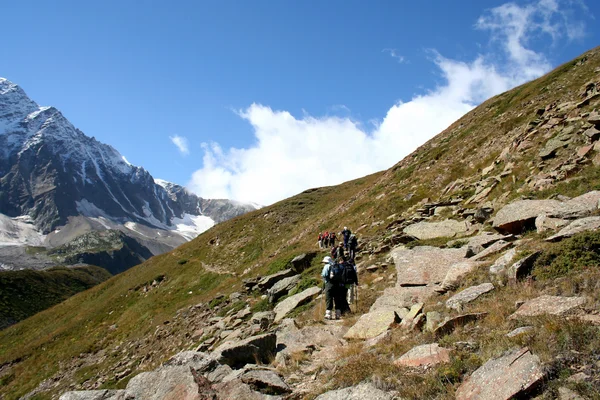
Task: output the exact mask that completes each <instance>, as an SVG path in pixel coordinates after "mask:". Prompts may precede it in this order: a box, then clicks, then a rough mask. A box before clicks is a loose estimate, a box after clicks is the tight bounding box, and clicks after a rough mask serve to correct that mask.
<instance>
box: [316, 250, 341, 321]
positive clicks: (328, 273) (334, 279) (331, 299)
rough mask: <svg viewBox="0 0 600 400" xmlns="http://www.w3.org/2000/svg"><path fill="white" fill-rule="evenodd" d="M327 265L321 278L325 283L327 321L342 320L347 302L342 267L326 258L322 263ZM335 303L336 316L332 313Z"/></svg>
mask: <svg viewBox="0 0 600 400" xmlns="http://www.w3.org/2000/svg"><path fill="white" fill-rule="evenodd" d="M322 262H323V263H324V264H325V265H324V266H323V271H321V277H323V281H324V282H325V290H324V291H325V305H326V309H327V310H326V311H325V319H340V318H341V317H342V307H343V305H344V303H345V302H346V299H345V294H346V293H345V290H344V284H343V283H342V278H341V273H342V269H341V265H339V264H336V263H335V261H334V260H333V259H332V258H331V257H329V256H326V257H325V258H323V261H322ZM334 303H335V314H333V313H332V311H333V309H334V308H333V307H334Z"/></svg>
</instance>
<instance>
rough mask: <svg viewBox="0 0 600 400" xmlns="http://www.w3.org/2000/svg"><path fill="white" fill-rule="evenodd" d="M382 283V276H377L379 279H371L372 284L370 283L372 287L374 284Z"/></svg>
mask: <svg viewBox="0 0 600 400" xmlns="http://www.w3.org/2000/svg"><path fill="white" fill-rule="evenodd" d="M382 281H383V276H379V277H377V278H375V279H373V282H371V284H373V285H374V284H376V283H379V282H382Z"/></svg>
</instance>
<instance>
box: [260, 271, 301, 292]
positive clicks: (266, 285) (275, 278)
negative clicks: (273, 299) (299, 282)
mask: <svg viewBox="0 0 600 400" xmlns="http://www.w3.org/2000/svg"><path fill="white" fill-rule="evenodd" d="M293 275H296V272H295V271H294V270H293V269H291V268H290V269H284V270H283V271H279V272H277V273H275V274H272V275H267V276H265V277H264V278H262V279H261V280H260V281H258V283H257V284H256V286H257V287H258V289H259V290H261V291H264V290H267V289H270V288H271V287H272V286H273V285H274V284H276V283H277V282H279V281H280V280H282V279H284V278H287V277H290V276H293Z"/></svg>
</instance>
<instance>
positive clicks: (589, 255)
mask: <svg viewBox="0 0 600 400" xmlns="http://www.w3.org/2000/svg"><path fill="white" fill-rule="evenodd" d="M589 267H594V268H598V267H600V232H584V233H580V234H578V235H575V236H573V237H572V238H569V239H565V240H563V241H562V242H559V243H556V244H554V245H552V246H551V247H550V248H549V249H548V250H546V251H544V252H543V253H542V255H541V256H540V257H539V258H538V259H537V260H536V262H535V264H534V269H533V275H534V276H535V277H536V278H537V279H543V280H548V279H555V278H559V277H561V276H564V275H566V274H568V273H569V272H570V271H572V270H579V269H583V268H589Z"/></svg>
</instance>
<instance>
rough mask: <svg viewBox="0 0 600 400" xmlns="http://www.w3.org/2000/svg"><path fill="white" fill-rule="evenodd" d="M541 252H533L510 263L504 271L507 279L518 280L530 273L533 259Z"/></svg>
mask: <svg viewBox="0 0 600 400" xmlns="http://www.w3.org/2000/svg"><path fill="white" fill-rule="evenodd" d="M541 254H542V252H541V251H536V252H533V253H531V254H529V255H528V256H525V257H523V258H522V259H520V260H519V261H517V262H516V263H514V264H513V265H511V266H510V267H509V268H508V270H507V271H506V275H507V276H508V279H509V280H511V281H518V280H521V279H523V278H525V277H526V276H527V275H530V274H531V270H532V269H533V264H534V263H535V260H537V259H538V257H539V256H540V255H541Z"/></svg>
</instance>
